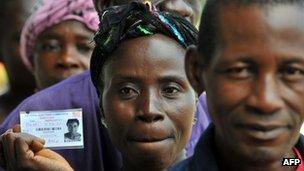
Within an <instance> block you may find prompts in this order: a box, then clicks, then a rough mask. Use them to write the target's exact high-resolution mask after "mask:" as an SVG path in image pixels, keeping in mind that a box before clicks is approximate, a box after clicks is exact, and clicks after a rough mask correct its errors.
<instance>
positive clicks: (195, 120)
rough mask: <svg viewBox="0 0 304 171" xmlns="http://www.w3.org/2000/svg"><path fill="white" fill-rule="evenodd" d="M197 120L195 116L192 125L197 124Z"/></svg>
mask: <svg viewBox="0 0 304 171" xmlns="http://www.w3.org/2000/svg"><path fill="white" fill-rule="evenodd" d="M196 122H197V118H196V117H194V118H193V121H192V125H195V124H196Z"/></svg>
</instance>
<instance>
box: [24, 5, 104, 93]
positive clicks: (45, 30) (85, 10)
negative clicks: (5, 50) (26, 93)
mask: <svg viewBox="0 0 304 171" xmlns="http://www.w3.org/2000/svg"><path fill="white" fill-rule="evenodd" d="M98 23H99V20H98V15H97V13H96V12H95V10H94V7H93V4H92V2H91V1H88V0H56V1H54V0H52V1H50V0H45V1H44V2H43V3H42V6H40V7H39V9H38V10H37V11H36V12H34V13H33V14H32V16H31V17H30V18H29V19H28V20H27V22H26V24H25V26H24V28H23V30H22V34H21V57H22V60H23V62H24V64H25V65H26V66H27V68H28V69H29V70H30V71H31V72H32V73H33V74H34V76H35V79H36V84H37V89H38V90H41V89H44V88H46V87H49V86H51V85H53V84H55V83H57V82H59V81H61V80H63V79H65V78H67V77H70V76H72V75H74V74H78V73H81V72H83V71H85V70H87V69H88V68H89V61H90V56H91V53H92V48H93V44H92V37H93V33H94V32H95V31H97V28H98Z"/></svg>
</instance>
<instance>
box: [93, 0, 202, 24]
mask: <svg viewBox="0 0 304 171" xmlns="http://www.w3.org/2000/svg"><path fill="white" fill-rule="evenodd" d="M138 1H139V2H151V3H152V4H153V5H155V6H156V8H158V9H159V10H160V11H167V12H171V13H175V14H177V15H180V16H182V17H184V18H185V19H187V20H188V21H189V22H191V23H192V24H193V25H198V23H199V19H200V14H201V12H202V3H201V1H200V0H138ZM93 2H94V5H95V8H96V10H97V11H101V10H102V9H103V8H104V7H107V6H112V5H122V4H126V3H129V2H132V1H131V0H93Z"/></svg>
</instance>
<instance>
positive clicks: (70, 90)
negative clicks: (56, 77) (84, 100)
mask: <svg viewBox="0 0 304 171" xmlns="http://www.w3.org/2000/svg"><path fill="white" fill-rule="evenodd" d="M93 91H95V89H94V86H93V83H92V82H91V77H90V73H89V72H88V71H86V72H84V73H82V74H79V75H75V76H72V77H70V78H68V79H66V80H63V81H61V82H60V83H58V84H55V85H53V86H51V87H49V88H46V89H44V90H41V91H39V92H37V93H35V94H33V95H32V96H30V97H28V98H26V99H25V100H24V101H23V102H22V103H21V105H22V106H36V105H37V104H39V105H40V106H41V105H42V106H43V105H52V104H54V103H55V104H57V103H61V101H66V102H67V101H68V99H69V98H72V97H74V96H76V95H77V94H79V95H80V94H91V93H88V92H93ZM54 99H58V100H54Z"/></svg>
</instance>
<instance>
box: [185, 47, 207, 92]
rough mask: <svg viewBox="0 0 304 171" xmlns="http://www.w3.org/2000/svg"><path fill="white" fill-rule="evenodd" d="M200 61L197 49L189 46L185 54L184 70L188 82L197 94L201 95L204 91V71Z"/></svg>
mask: <svg viewBox="0 0 304 171" xmlns="http://www.w3.org/2000/svg"><path fill="white" fill-rule="evenodd" d="M201 60H202V59H200V58H199V55H198V52H197V47H196V46H194V45H192V46H190V47H189V48H188V49H187V52H186V57H185V70H186V74H187V77H188V80H189V82H190V84H191V85H192V87H193V88H194V90H195V91H196V92H197V94H201V93H203V91H204V90H205V86H204V81H203V71H204V69H203V65H202V62H201Z"/></svg>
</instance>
